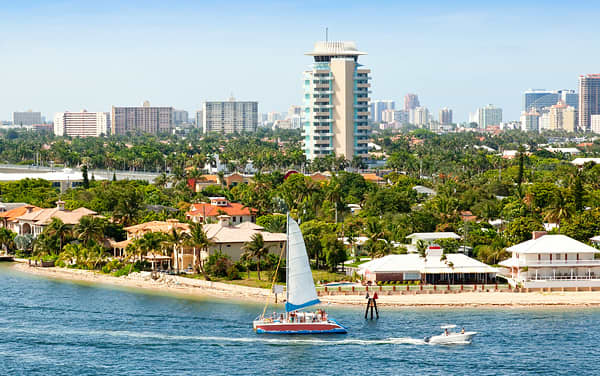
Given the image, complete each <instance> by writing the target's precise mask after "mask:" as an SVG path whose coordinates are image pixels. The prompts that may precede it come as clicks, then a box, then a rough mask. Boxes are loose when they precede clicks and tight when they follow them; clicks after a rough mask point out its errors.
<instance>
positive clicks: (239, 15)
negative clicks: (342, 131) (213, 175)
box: [0, 0, 600, 121]
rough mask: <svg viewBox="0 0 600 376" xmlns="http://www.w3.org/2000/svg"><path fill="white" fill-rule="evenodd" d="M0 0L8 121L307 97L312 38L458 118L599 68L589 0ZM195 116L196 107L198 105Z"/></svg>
mask: <svg viewBox="0 0 600 376" xmlns="http://www.w3.org/2000/svg"><path fill="white" fill-rule="evenodd" d="M489 3H490V2H488V1H414V0H413V1H409V2H403V1H389V2H386V1H364V0H362V1H302V2H291V1H290V2H286V1H276V2H275V1H274V2H265V1H257V2H250V1H232V0H227V1H219V2H200V1H164V0H162V1H154V0H146V1H113V0H102V1H41V0H38V1H27V0H23V1H11V0H0V16H1V18H0V51H1V52H0V67H1V73H0V119H5V120H8V119H11V118H12V112H13V111H19V110H27V109H34V110H37V111H42V113H43V114H44V115H45V116H46V117H47V118H52V117H53V114H54V113H55V112H59V111H64V110H70V111H77V110H81V109H83V108H85V109H87V110H88V111H109V110H110V106H111V105H118V106H130V105H141V103H142V101H144V100H146V99H147V100H149V101H150V102H151V104H154V105H168V106H173V107H175V108H178V109H185V110H188V111H190V112H192V111H195V110H196V109H198V108H200V106H201V103H202V102H203V101H204V100H223V99H227V98H228V97H229V96H230V95H231V94H232V93H233V95H234V96H235V97H236V98H237V99H240V100H258V101H259V111H261V112H268V111H285V110H287V108H288V106H289V105H291V104H300V103H301V95H302V86H301V85H302V71H303V70H304V69H305V68H306V67H307V66H308V65H309V64H310V63H311V59H310V58H309V57H307V56H304V55H303V54H304V52H306V51H308V50H310V49H311V48H312V46H313V43H314V42H315V41H316V40H320V39H324V34H325V33H324V28H325V26H328V27H329V37H330V40H354V41H356V43H357V45H358V48H359V49H360V50H363V51H366V52H367V53H368V54H369V55H367V56H364V57H361V59H360V61H361V62H362V63H363V64H365V65H366V66H368V67H369V68H371V69H372V76H373V82H372V83H373V94H372V99H395V100H397V101H398V102H399V103H401V102H402V98H403V97H404V94H406V93H407V92H415V93H417V94H419V98H420V100H421V104H422V105H425V106H427V107H429V109H430V110H431V111H433V112H434V114H435V116H436V117H437V112H438V110H439V109H440V108H441V107H444V106H448V107H450V108H452V109H454V114H455V115H454V117H455V121H464V120H466V119H467V115H468V112H470V111H473V110H474V109H475V108H476V107H479V106H483V105H485V104H488V103H493V104H495V105H498V106H501V107H502V108H503V109H504V119H505V120H510V119H518V116H519V112H520V110H521V95H522V91H523V90H525V89H527V88H548V89H551V88H567V89H576V88H577V77H578V75H580V74H585V73H598V72H600V48H599V46H600V33H599V32H598V22H599V20H600V17H599V16H600V11H599V8H600V6H599V5H597V4H594V2H592V1H590V2H589V3H586V2H579V1H543V2H542V1H539V2H529V1H510V0H506V1H502V2H498V3H499V4H498V5H490V4H489ZM190 115H192V114H191V113H190Z"/></svg>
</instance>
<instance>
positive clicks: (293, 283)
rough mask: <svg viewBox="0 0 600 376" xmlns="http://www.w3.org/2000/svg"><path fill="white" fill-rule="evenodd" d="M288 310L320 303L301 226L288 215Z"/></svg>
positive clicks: (286, 306) (286, 305)
mask: <svg viewBox="0 0 600 376" xmlns="http://www.w3.org/2000/svg"><path fill="white" fill-rule="evenodd" d="M287 241H288V252H287V253H288V255H287V260H286V262H287V294H288V295H287V296H288V299H287V302H286V303H285V310H286V311H287V312H290V311H294V310H296V309H300V308H304V307H308V306H311V305H315V304H319V303H320V300H319V298H318V297H317V290H316V289H315V283H314V281H313V276H312V273H311V271H310V264H309V262H308V255H307V254H306V246H305V245H304V238H303V237H302V232H301V231H300V226H298V223H297V222H296V221H294V220H293V219H292V218H291V217H289V216H288V239H287Z"/></svg>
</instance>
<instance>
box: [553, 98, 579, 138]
mask: <svg viewBox="0 0 600 376" xmlns="http://www.w3.org/2000/svg"><path fill="white" fill-rule="evenodd" d="M549 114H550V124H549V129H551V130H565V131H568V132H574V131H575V127H576V126H577V124H576V121H577V114H576V111H575V108H574V107H571V106H567V104H566V103H565V102H563V101H562V100H560V101H558V103H557V104H555V105H554V106H550V111H549Z"/></svg>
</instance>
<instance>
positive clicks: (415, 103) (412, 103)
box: [404, 93, 421, 111]
mask: <svg viewBox="0 0 600 376" xmlns="http://www.w3.org/2000/svg"><path fill="white" fill-rule="evenodd" d="M419 106H421V104H420V103H419V96H418V95H417V94H411V93H409V94H406V95H405V96H404V111H410V110H414V109H415V108H417V107H419Z"/></svg>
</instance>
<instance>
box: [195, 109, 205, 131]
mask: <svg viewBox="0 0 600 376" xmlns="http://www.w3.org/2000/svg"><path fill="white" fill-rule="evenodd" d="M203 127H204V123H203V117H202V110H198V111H196V128H203Z"/></svg>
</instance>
